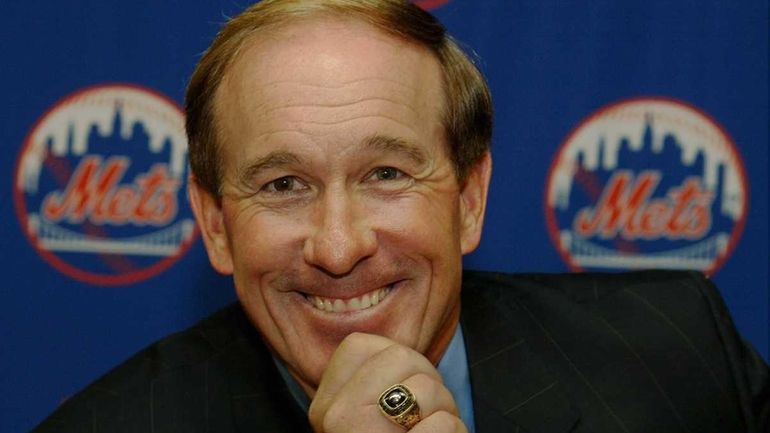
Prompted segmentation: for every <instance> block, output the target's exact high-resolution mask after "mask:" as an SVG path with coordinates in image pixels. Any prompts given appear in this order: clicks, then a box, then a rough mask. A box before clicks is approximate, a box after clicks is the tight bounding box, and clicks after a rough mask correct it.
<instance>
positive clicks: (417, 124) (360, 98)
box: [215, 17, 444, 147]
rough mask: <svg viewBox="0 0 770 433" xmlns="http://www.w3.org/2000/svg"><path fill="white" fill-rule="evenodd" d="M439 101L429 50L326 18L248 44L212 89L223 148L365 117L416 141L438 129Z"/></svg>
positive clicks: (437, 78) (259, 36)
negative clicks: (385, 121) (295, 129)
mask: <svg viewBox="0 0 770 433" xmlns="http://www.w3.org/2000/svg"><path fill="white" fill-rule="evenodd" d="M443 101H444V96H443V86H442V79H441V69H440V66H439V64H438V61H437V60H436V58H435V56H434V55H433V54H432V53H431V52H429V51H428V50H427V49H426V48H423V47H419V46H417V45H415V44H412V43H408V42H405V41H402V40H400V39H397V38H395V37H392V36H389V35H387V34H384V33H383V32H381V31H379V30H377V29H375V28H374V27H372V26H370V25H368V24H366V23H362V22H359V21H355V20H349V19H341V18H328V17H326V18H314V19H306V20H303V21H301V22H299V23H294V24H291V25H286V26H282V27H279V28H273V29H266V30H261V31H259V33H258V34H256V35H252V36H251V37H250V38H249V39H247V40H246V41H245V42H244V44H243V46H242V47H241V49H240V51H239V52H238V53H237V57H236V58H235V60H234V61H233V63H232V64H231V65H230V67H229V68H228V70H227V71H226V73H225V76H224V78H223V81H222V83H221V85H220V87H219V89H218V90H217V94H216V100H215V109H216V113H217V114H216V115H217V123H218V126H219V128H218V130H219V134H220V139H222V140H223V142H224V143H225V147H227V143H228V142H229V143H232V142H233V141H235V142H239V141H241V140H243V139H245V138H246V136H248V138H249V139H250V140H256V141H259V140H260V139H261V138H265V137H264V135H265V134H267V135H270V134H272V133H273V132H279V131H280V130H281V129H282V128H285V127H286V126H287V125H290V124H291V125H297V124H302V127H303V128H305V129H306V130H307V129H308V128H311V129H313V128H314V130H313V131H311V132H314V133H319V132H323V131H324V130H330V131H333V130H334V129H335V128H334V127H335V126H336V124H337V123H339V124H340V125H343V124H346V123H350V121H353V120H362V119H363V118H365V117H366V116H372V117H377V116H379V117H384V118H388V119H390V120H391V121H392V123H393V126H394V127H397V128H400V129H401V132H402V133H404V134H412V135H414V137H407V138H413V139H418V140H419V137H418V136H419V135H424V134H426V133H428V134H434V133H436V128H439V129H441V127H440V123H441V119H440V117H441V113H442V110H443V104H444V102H443ZM380 120H382V119H380Z"/></svg>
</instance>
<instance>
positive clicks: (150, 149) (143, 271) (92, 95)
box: [14, 84, 197, 285]
mask: <svg viewBox="0 0 770 433" xmlns="http://www.w3.org/2000/svg"><path fill="white" fill-rule="evenodd" d="M186 177H187V138H186V135H185V131H184V115H183V113H182V111H181V109H180V108H179V106H178V105H177V104H175V103H174V102H173V101H171V100H170V99H169V98H167V97H165V96H163V95H161V94H159V93H157V92H155V91H153V90H151V89H147V88H144V87H140V86H136V85H132V84H108V85H99V86H94V87H89V88H85V89H82V90H80V91H78V92H76V93H74V94H72V95H70V96H67V97H65V98H64V99H62V100H61V101H60V102H58V103H56V104H55V105H54V106H53V107H52V108H51V109H50V110H49V111H48V112H47V113H45V114H44V115H43V116H42V117H41V118H40V119H39V120H38V122H37V124H36V125H35V126H34V127H33V128H32V130H31V131H30V132H29V134H28V135H27V138H26V140H25V143H24V145H23V147H22V150H21V153H20V155H19V158H18V161H17V167H16V173H15V179H16V182H15V188H14V202H15V205H16V211H17V215H18V217H19V221H20V223H21V226H22V227H23V229H24V231H25V234H26V235H27V238H28V239H29V241H30V242H31V243H32V245H33V246H34V247H35V248H36V249H37V251H38V253H39V254H40V255H41V256H42V257H43V258H44V259H45V260H46V261H47V262H48V263H50V264H51V265H52V266H53V267H54V268H56V269H57V270H59V271H60V272H63V273H64V274H66V275H68V276H70V277H72V278H74V279H77V280H79V281H84V282H89V283H92V284H96V285H121V284H131V283H135V282H139V281H142V280H144V279H147V278H150V277H152V276H154V275H156V274H158V273H160V272H162V271H163V270H165V269H166V268H168V267H169V266H171V264H173V263H174V262H175V261H176V260H177V259H178V258H179V257H181V255H183V254H184V252H185V251H186V250H187V249H188V248H189V246H190V245H191V244H192V242H193V241H194V240H195V239H196V238H197V230H196V228H195V223H194V221H193V218H192V215H191V212H190V210H189V207H188V206H186V205H185V204H184V202H185V200H186V195H185V188H184V186H185V180H186Z"/></svg>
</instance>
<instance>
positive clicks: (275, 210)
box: [37, 0, 770, 433]
mask: <svg viewBox="0 0 770 433" xmlns="http://www.w3.org/2000/svg"><path fill="white" fill-rule="evenodd" d="M186 108H187V129H188V135H189V138H190V160H191V166H192V171H193V173H194V174H193V176H192V177H191V179H190V183H189V193H190V199H191V200H190V201H191V203H192V206H193V210H194V213H195V215H196V217H197V220H198V224H199V226H200V229H201V232H202V234H203V239H204V242H205V245H206V249H207V251H208V254H209V258H210V261H211V263H212V265H213V266H214V268H215V269H216V270H217V271H219V272H221V273H223V274H227V275H232V276H233V280H234V285H235V289H236V292H237V295H238V299H239V301H240V302H239V305H236V306H232V307H230V308H228V309H226V310H224V311H222V312H220V313H217V314H216V315H214V316H212V317H211V318H208V319H206V320H204V321H202V322H201V323H200V324H198V325H196V326H195V327H193V328H192V329H190V330H187V331H184V332H182V333H180V334H177V335H174V336H171V337H169V338H167V339H164V340H163V341H161V342H159V343H157V344H155V345H153V346H151V347H150V348H148V349H146V350H145V351H143V352H141V353H140V354H138V355H136V356H135V357H134V358H132V359H131V360H129V361H128V362H127V363H126V364H124V365H123V366H121V367H119V368H117V369H116V370H114V371H113V372H111V373H109V374H108V375H106V376H105V377H103V378H102V379H100V380H99V381H97V382H96V383H95V384H94V385H92V386H91V387H89V388H88V389H86V390H85V391H84V392H82V393H81V394H79V395H78V396H76V397H75V398H73V399H71V400H70V401H68V402H67V403H66V404H65V405H63V407H62V408H60V409H59V410H58V411H57V412H56V413H55V414H54V415H52V416H51V417H50V418H49V419H48V420H46V421H45V422H44V423H43V424H42V425H41V426H40V428H39V429H38V430H37V431H40V432H49V431H62V432H65V431H66V432H69V431H91V432H102V431H105V432H106V431H109V432H117V431H130V432H140V431H141V432H144V431H148V432H149V431H184V432H197V431H201V432H203V431H214V432H230V431H243V432H246V431H249V432H257V431H270V432H297V431H309V430H311V429H312V430H313V431H315V432H327V433H342V432H383V433H385V432H391V433H396V432H399V431H404V429H407V430H410V431H412V432H415V433H421V432H424V433H427V432H466V431H471V432H473V431H477V432H508V431H510V432H518V431H522V432H524V431H526V432H541V433H545V432H551V433H567V432H679V431H682V432H739V431H749V432H760V431H767V430H766V429H767V427H768V419H769V418H770V408H769V403H768V393H769V392H770V391H768V371H767V366H766V364H765V363H764V362H763V361H762V360H761V358H759V357H758V355H757V354H756V353H755V352H754V351H753V350H752V349H751V348H750V347H747V346H746V345H744V344H743V343H742V342H741V340H740V338H739V337H738V336H737V334H736V332H735V329H734V327H733V325H732V323H731V321H730V319H729V316H728V315H727V313H726V310H725V307H724V305H723V303H722V301H721V299H720V298H719V296H718V292H717V291H716V289H715V288H714V287H713V285H711V284H710V283H709V282H708V281H707V280H705V279H703V278H702V277H701V276H700V275H697V274H692V273H671V272H643V273H635V274H625V275H599V274H596V275H594V274H583V275H573V276H567V275H551V276H549V275H519V276H514V275H503V274H483V273H473V272H463V270H462V267H461V259H462V256H463V255H464V254H466V253H468V252H470V251H472V250H474V249H475V248H476V246H477V245H478V243H479V239H480V236H481V231H482V223H483V218H484V210H485V206H486V199H487V188H488V185H489V181H490V173H491V164H492V163H491V156H490V152H489V143H490V139H491V123H492V115H491V111H492V109H491V101H490V97H489V93H488V89H487V86H486V83H485V82H484V80H483V78H482V77H481V75H480V74H479V72H478V70H477V69H476V68H475V67H474V65H473V64H472V62H471V61H470V60H469V59H468V58H467V57H466V56H465V55H464V54H463V53H462V51H461V50H460V49H459V48H458V47H457V45H456V44H455V43H454V42H453V41H452V40H451V39H450V38H449V36H448V35H447V34H446V33H445V30H444V28H443V27H442V26H441V24H440V23H438V22H437V21H436V20H435V19H434V18H433V17H432V16H431V15H429V14H428V13H426V12H424V11H422V10H421V9H419V8H418V7H416V6H414V5H412V4H410V3H408V2H404V1H400V0H265V1H263V2H261V3H259V4H257V5H255V6H252V7H250V8H249V9H247V10H246V11H245V12H243V13H242V14H241V15H239V16H238V17H235V18H234V19H232V20H231V21H229V22H228V23H227V24H226V25H225V27H224V28H223V30H222V31H221V32H220V34H219V35H218V36H217V38H216V40H215V41H214V42H213V44H212V46H211V47H210V48H209V50H208V51H207V52H206V54H205V55H204V56H203V58H202V59H201V61H200V63H199V65H198V67H197V69H196V71H195V73H194V75H193V77H192V80H191V82H190V86H189V88H188V93H187V107H186Z"/></svg>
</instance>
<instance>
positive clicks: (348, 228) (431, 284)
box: [188, 2, 491, 431]
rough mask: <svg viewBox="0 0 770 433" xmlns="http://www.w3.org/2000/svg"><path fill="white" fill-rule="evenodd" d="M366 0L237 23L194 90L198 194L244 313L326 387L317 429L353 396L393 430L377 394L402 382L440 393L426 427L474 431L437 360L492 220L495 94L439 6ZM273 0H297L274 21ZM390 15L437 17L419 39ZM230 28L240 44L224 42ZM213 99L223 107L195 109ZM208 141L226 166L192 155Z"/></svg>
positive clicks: (292, 365)
mask: <svg viewBox="0 0 770 433" xmlns="http://www.w3.org/2000/svg"><path fill="white" fill-rule="evenodd" d="M356 3H357V2H326V3H324V2H264V3H262V4H260V5H259V6H257V7H256V8H254V9H253V10H252V11H251V12H247V13H246V14H244V15H243V16H242V17H241V18H236V19H235V20H234V21H233V22H231V23H230V24H229V26H230V28H231V29H233V30H232V33H228V32H227V30H225V31H224V32H223V33H222V35H220V38H219V39H218V40H217V41H216V42H215V43H214V45H213V47H212V49H211V50H210V51H209V52H208V53H207V55H206V57H204V59H203V60H202V61H201V66H200V67H199V69H198V70H197V71H196V74H195V75H194V76H193V79H192V82H191V85H190V90H189V93H188V101H189V102H188V107H189V108H190V109H189V111H190V112H191V115H190V117H189V121H188V129H189V131H190V137H191V155H192V157H191V160H192V162H193V170H194V172H195V173H196V174H197V173H203V172H205V171H206V170H211V171H213V173H206V174H205V175H201V176H198V177H196V178H194V179H193V180H192V182H191V184H190V196H191V199H192V200H191V201H192V203H193V208H194V210H195V214H196V215H197V217H198V221H199V223H200V226H201V227H202V232H203V235H204V241H205V243H206V246H207V250H208V252H209V256H210V259H211V262H212V263H213V265H214V267H215V268H216V269H217V270H218V271H220V272H222V273H225V274H230V273H232V274H233V276H234V280H235V286H236V290H237V293H238V297H239V299H240V301H241V304H242V305H243V307H244V309H245V311H246V313H247V314H248V316H249V318H250V319H251V320H252V321H253V322H254V324H255V325H256V327H257V328H258V329H259V330H260V332H261V333H262V335H263V337H264V338H265V340H266V342H267V343H268V345H269V346H270V348H271V349H272V350H273V351H274V352H275V355H276V356H277V357H278V358H279V359H281V360H282V363H283V364H284V365H285V368H286V369H287V370H288V372H289V373H290V374H291V377H292V378H293V379H294V380H296V381H297V383H298V384H299V385H300V386H301V388H302V390H303V391H304V393H305V394H307V396H309V397H310V398H313V397H315V395H316V392H318V393H320V394H321V395H320V397H319V398H317V399H314V403H313V406H312V408H311V421H313V423H314V426H315V427H316V429H317V430H321V429H324V430H325V428H324V427H323V425H324V424H325V423H326V422H329V421H327V411H329V410H334V405H335V404H344V405H347V403H349V402H344V403H341V402H338V397H343V398H345V397H347V398H349V399H354V400H357V401H356V404H357V405H358V406H360V408H359V409H360V410H353V411H351V413H356V414H358V415H357V416H356V418H357V420H355V422H353V423H352V424H351V426H350V427H353V426H357V427H356V428H357V429H358V431H364V429H365V427H364V426H368V427H369V428H371V427H373V426H376V425H377V423H380V424H383V425H382V426H381V427H382V428H383V429H388V428H390V429H392V428H393V425H391V424H390V423H389V422H388V421H387V420H386V419H385V418H384V417H383V416H381V415H380V414H379V412H378V408H377V407H376V406H374V405H372V404H371V403H372V401H374V400H376V399H377V397H378V395H379V394H380V393H381V392H382V391H383V390H384V389H385V388H387V386H388V385H392V384H394V383H399V382H403V383H404V385H407V386H408V387H409V388H410V389H412V390H413V391H414V392H415V393H417V394H423V391H425V392H426V393H429V394H431V393H435V394H436V397H435V398H434V399H428V398H423V399H421V401H420V407H421V417H422V421H421V423H420V424H421V427H420V428H421V429H434V430H435V429H436V428H438V427H436V426H443V425H447V426H454V427H452V429H453V430H452V431H454V429H455V428H456V429H463V426H462V422H461V421H460V420H459V418H458V416H459V412H458V409H457V407H456V405H455V403H454V401H453V399H452V396H451V394H450V393H449V391H448V390H447V389H446V387H445V386H444V385H443V384H442V383H441V378H440V376H439V375H438V373H437V371H436V369H435V368H434V367H433V365H434V364H437V363H438V362H439V360H440V359H441V358H442V355H443V354H444V352H445V351H446V349H447V347H448V346H449V343H450V341H451V340H452V338H453V336H454V335H455V333H456V332H459V331H458V322H459V316H460V287H461V279H462V272H461V257H462V255H463V254H464V253H467V252H470V251H472V250H473V249H474V248H475V247H476V246H477V244H478V242H479V237H480V233H481V226H482V220H483V214H484V205H485V202H486V191H487V185H488V184H489V176H490V170H491V167H490V166H491V160H490V156H489V152H488V143H489V135H490V124H491V107H490V100H489V96H488V94H487V90H486V86H485V85H484V83H483V81H482V79H481V77H480V75H479V74H478V71H477V70H476V69H475V68H474V67H473V65H472V64H471V63H470V62H469V61H468V60H467V59H465V58H464V57H462V56H461V54H460V51H459V49H457V47H456V46H454V45H453V44H449V43H448V41H446V40H442V37H443V34H442V32H443V30H442V29H441V28H440V27H438V26H437V25H436V24H435V23H434V22H431V21H432V20H431V17H430V16H429V15H427V13H424V12H421V11H420V10H419V9H417V8H416V7H414V6H411V7H408V6H406V5H404V4H402V3H400V2H368V3H369V4H367V2H361V3H360V4H356ZM372 3H374V4H372ZM378 3H379V4H378ZM260 9H261V10H260ZM270 10H273V11H276V12H275V13H278V12H280V13H282V14H284V16H282V17H281V19H280V20H275V21H274V22H270V21H267V19H268V18H267V17H269V12H267V11H270ZM343 11H344V12H343ZM260 12H261V13H262V14H265V15H266V18H264V19H265V22H263V23H259V25H258V26H257V25H255V23H254V19H253V18H252V15H253V14H258V13H260ZM389 14H391V15H392V14H400V15H402V17H401V18H403V20H408V19H421V20H424V21H425V23H426V24H429V25H428V26H424V27H423V26H420V27H419V28H415V29H414V31H415V32H417V33H418V35H417V36H418V37H419V38H422V40H423V41H422V42H421V43H418V42H419V41H418V42H415V41H410V40H408V39H405V38H402V37H398V36H397V33H396V30H395V29H393V30H388V29H389V28H390V27H389V26H388V25H387V24H388V21H389V20H394V17H393V16H389ZM289 18H293V19H291V20H289ZM370 21H374V24H372V23H371V22H370ZM398 21H402V19H399V20H398ZM431 24H432V26H431ZM378 25H379V28H378ZM415 27H417V26H415ZM420 32H421V33H423V34H419V33H420ZM225 37H227V38H229V39H224V38H225ZM233 40H238V41H239V43H238V44H237V45H238V46H237V51H238V54H237V56H230V55H228V54H229V53H227V51H228V49H230V48H231V47H233V46H235V44H233V42H232V41H233ZM428 43H432V44H435V46H436V47H435V48H431V47H430V46H424V45H425V44H428ZM441 44H443V46H442V45H441ZM440 56H444V57H445V59H444V62H445V64H443V65H442V63H441V61H440V58H441V57H440ZM450 60H451V61H452V62H453V63H449V61H450ZM450 67H451V68H462V69H463V71H462V73H461V74H458V75H459V76H457V77H454V78H453V79H454V80H460V79H462V80H467V79H468V78H470V81H464V82H463V83H456V84H455V86H456V87H460V86H462V85H463V84H464V83H465V82H467V83H469V85H468V86H466V87H467V90H466V89H463V90H466V91H468V92H473V93H475V94H473V95H472V98H468V96H465V95H463V96H465V98H466V99H470V101H468V100H464V101H453V102H454V104H453V105H454V107H451V106H450V103H449V102H448V101H447V99H449V98H455V99H457V98H459V97H460V95H454V94H452V95H450V94H447V92H446V91H445V89H446V88H447V84H450V85H451V84H453V83H448V82H447V79H446V78H445V77H446V76H447V72H448V69H449V68H450ZM222 72H223V73H222ZM218 74H219V75H218ZM217 81H218V82H219V83H218V84H214V83H212V82H217ZM212 86H213V87H216V91H215V92H212V94H211V96H203V97H202V96H201V95H199V93H203V92H205V91H206V90H208V89H210V88H212ZM203 98H206V99H203ZM458 102H462V103H464V104H467V103H468V102H475V105H472V106H470V107H457V105H459V104H458ZM463 109H464V110H466V111H467V112H468V113H454V112H449V110H454V111H460V110H463ZM199 113H211V115H212V117H213V119H215V121H214V122H211V123H209V124H206V123H198V116H199ZM463 115H464V116H469V115H470V116H472V117H476V118H479V121H478V122H477V123H476V124H474V125H472V127H473V129H470V128H468V130H467V131H458V132H454V133H453V132H452V131H451V130H452V129H455V128H448V127H447V122H448V121H451V119H453V118H455V117H458V116H463ZM469 126H470V125H469ZM210 129H213V130H210ZM199 137H200V138H199ZM474 141H475V142H476V143H475V144H476V146H475V149H471V150H470V152H468V151H466V152H465V153H467V154H463V155H459V154H458V153H459V152H458V148H459V147H460V146H461V145H462V144H464V143H473V142H474ZM198 146H200V147H202V148H205V147H207V146H208V147H212V146H216V148H217V149H216V152H217V155H216V157H215V158H216V159H215V161H216V164H217V165H215V166H211V164H210V161H211V159H212V158H211V157H210V156H209V155H205V154H204V155H201V158H200V159H197V158H195V154H196V151H197V147H198ZM461 158H462V160H460V159H461ZM354 333H359V334H356V335H353V336H351V334H354ZM348 336H351V337H348ZM346 337H348V339H347V340H345V341H346V342H345V344H344V345H343V346H342V347H341V348H340V349H339V350H338V347H339V346H340V343H342V342H343V340H344V339H345V338H346ZM383 337H384V338H383ZM335 352H336V353H337V356H336V357H335V358H334V361H333V362H331V363H330V360H331V359H332V357H333V355H334V354H335ZM383 364H387V365H391V366H392V367H391V368H389V369H384V370H383V369H381V368H380V367H381V366H382V365H383ZM324 374H325V376H324ZM352 383H354V384H352ZM319 386H320V388H319ZM345 386H348V387H351V388H352V389H346V390H345V391H344V392H343V391H342V390H341V388H343V387H345ZM332 390H334V391H338V392H339V395H333V393H332ZM375 394H376V395H375ZM363 395H366V396H369V397H370V399H368V400H362V399H361V396H363ZM327 400H328V401H327ZM434 424H435V426H433V425H434ZM426 431H431V430H426ZM458 431H459V430H458Z"/></svg>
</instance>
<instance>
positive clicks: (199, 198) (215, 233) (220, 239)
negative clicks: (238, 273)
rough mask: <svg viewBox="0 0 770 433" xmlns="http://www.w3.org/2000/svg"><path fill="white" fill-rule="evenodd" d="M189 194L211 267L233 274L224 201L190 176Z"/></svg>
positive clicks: (188, 183)
mask: <svg viewBox="0 0 770 433" xmlns="http://www.w3.org/2000/svg"><path fill="white" fill-rule="evenodd" d="M187 194H188V196H189V198H190V205H191V206H192V210H193V214H195V220H196V221H197V222H198V227H199V228H200V231H201V236H202V237H203V244H204V245H205V246H206V252H207V253H208V255H209V261H210V262H211V266H213V267H214V269H216V270H217V272H219V273H221V274H232V273H233V261H232V255H231V254H230V242H229V240H228V238H227V231H226V228H225V225H224V220H223V218H222V201H221V200H220V199H218V198H216V197H214V196H213V195H212V194H211V193H210V192H209V191H208V190H206V189H205V188H203V187H202V186H200V184H198V181H197V180H196V179H195V177H194V176H190V178H189V180H188V182H187Z"/></svg>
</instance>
